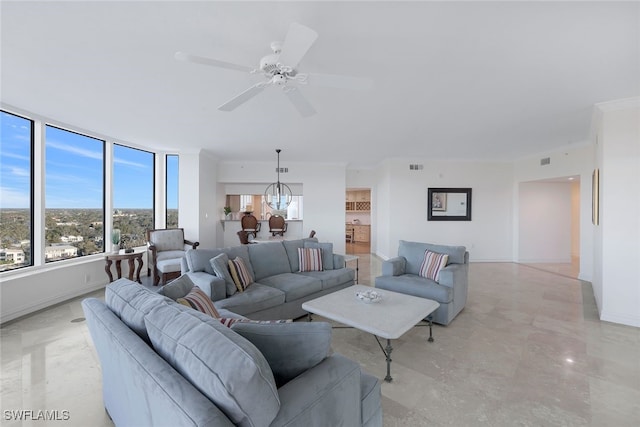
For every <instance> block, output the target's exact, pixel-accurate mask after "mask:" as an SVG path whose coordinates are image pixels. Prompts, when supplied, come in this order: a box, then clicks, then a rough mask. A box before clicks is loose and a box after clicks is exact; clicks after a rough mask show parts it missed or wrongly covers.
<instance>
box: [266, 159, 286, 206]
mask: <svg viewBox="0 0 640 427" xmlns="http://www.w3.org/2000/svg"><path fill="white" fill-rule="evenodd" d="M280 151H281V150H280V149H277V150H276V153H278V166H277V168H276V172H277V173H278V180H277V181H276V182H274V183H273V184H270V185H269V186H268V187H267V189H266V190H265V191H264V200H265V203H266V204H267V205H268V206H269V207H270V208H271V209H273V210H278V211H279V210H282V209H286V208H287V207H288V206H289V205H290V204H291V200H292V194H291V189H290V188H289V186H288V185H287V184H283V183H281V182H280Z"/></svg>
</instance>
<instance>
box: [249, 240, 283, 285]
mask: <svg viewBox="0 0 640 427" xmlns="http://www.w3.org/2000/svg"><path fill="white" fill-rule="evenodd" d="M249 256H250V258H251V266H252V267H253V272H254V273H255V276H254V277H255V280H256V281H258V282H259V281H261V280H262V279H263V278H265V277H269V276H274V275H276V274H282V273H291V266H290V265H289V258H287V251H286V250H285V249H284V246H283V245H282V242H267V243H259V244H255V245H249Z"/></svg>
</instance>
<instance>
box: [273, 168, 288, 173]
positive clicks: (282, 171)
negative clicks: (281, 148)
mask: <svg viewBox="0 0 640 427" xmlns="http://www.w3.org/2000/svg"><path fill="white" fill-rule="evenodd" d="M278 172H280V173H287V172H289V168H280V170H278V168H276V173H278Z"/></svg>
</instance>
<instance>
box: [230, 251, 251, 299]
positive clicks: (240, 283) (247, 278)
mask: <svg viewBox="0 0 640 427" xmlns="http://www.w3.org/2000/svg"><path fill="white" fill-rule="evenodd" d="M229 273H231V277H232V278H233V283H235V284H236V288H238V291H239V292H244V291H245V289H247V288H248V287H249V285H250V284H252V283H253V278H252V277H251V274H249V270H248V269H247V266H246V265H245V264H244V260H243V259H242V258H240V257H235V258H234V259H230V260H229Z"/></svg>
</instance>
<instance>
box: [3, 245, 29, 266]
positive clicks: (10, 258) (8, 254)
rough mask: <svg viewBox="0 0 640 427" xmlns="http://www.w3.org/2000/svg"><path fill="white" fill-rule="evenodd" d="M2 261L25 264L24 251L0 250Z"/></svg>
mask: <svg viewBox="0 0 640 427" xmlns="http://www.w3.org/2000/svg"><path fill="white" fill-rule="evenodd" d="M0 261H5V262H10V263H12V264H23V263H24V251H23V250H22V249H0Z"/></svg>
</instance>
